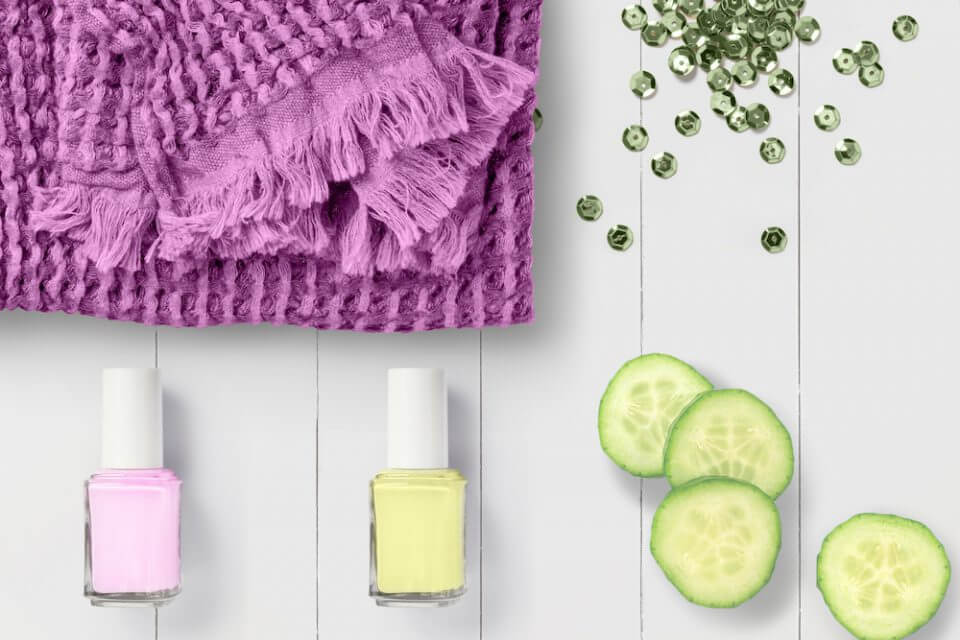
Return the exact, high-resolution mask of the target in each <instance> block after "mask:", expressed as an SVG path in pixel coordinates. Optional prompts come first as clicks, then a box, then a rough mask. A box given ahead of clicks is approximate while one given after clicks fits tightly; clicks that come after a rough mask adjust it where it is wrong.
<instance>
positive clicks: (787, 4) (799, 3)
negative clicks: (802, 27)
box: [777, 0, 807, 13]
mask: <svg viewBox="0 0 960 640" xmlns="http://www.w3.org/2000/svg"><path fill="white" fill-rule="evenodd" d="M806 4H807V0H777V6H778V7H780V8H781V9H789V10H790V11H793V12H794V13H800V12H801V11H803V7H804V5H806Z"/></svg>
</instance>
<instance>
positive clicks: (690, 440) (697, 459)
mask: <svg viewBox="0 0 960 640" xmlns="http://www.w3.org/2000/svg"><path fill="white" fill-rule="evenodd" d="M664 468H665V471H666V474H667V480H669V481H670V485H671V486H674V487H678V486H680V485H682V484H686V483H688V482H690V481H691V480H696V479H697V478H703V477H706V476H724V477H729V478H735V479H737V480H743V481H744V482H749V483H750V484H752V485H755V486H757V487H759V488H760V489H763V491H765V492H766V494H767V495H768V496H770V497H771V498H776V497H777V496H779V495H780V494H781V493H783V491H784V489H786V488H787V485H789V484H790V480H791V479H793V442H792V441H791V440H790V433H789V432H788V431H787V430H786V428H785V427H784V426H783V423H782V422H780V420H779V419H778V418H777V414H775V413H774V412H773V411H772V410H771V409H770V407H768V406H767V405H765V404H764V403H763V402H761V401H760V399H759V398H757V397H756V396H754V395H753V394H751V393H749V392H747V391H740V390H736V389H723V390H720V391H709V392H707V393H704V394H702V395H701V396H700V397H698V398H697V399H696V400H695V401H694V402H693V404H691V405H690V406H689V407H687V409H686V410H685V411H684V412H683V413H682V414H680V417H679V418H677V420H676V421H675V422H674V423H673V428H672V429H671V430H670V436H669V438H668V440H667V447H666V452H665V453H664Z"/></svg>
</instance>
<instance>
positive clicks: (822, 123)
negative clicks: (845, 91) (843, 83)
mask: <svg viewBox="0 0 960 640" xmlns="http://www.w3.org/2000/svg"><path fill="white" fill-rule="evenodd" d="M813 122H814V124H816V125H817V128H818V129H820V130H821V131H834V130H836V128H837V127H839V126H840V110H839V109H837V108H836V107H835V106H833V105H832V104H825V105H823V106H822V107H820V108H819V109H817V111H816V112H815V113H814V114H813Z"/></svg>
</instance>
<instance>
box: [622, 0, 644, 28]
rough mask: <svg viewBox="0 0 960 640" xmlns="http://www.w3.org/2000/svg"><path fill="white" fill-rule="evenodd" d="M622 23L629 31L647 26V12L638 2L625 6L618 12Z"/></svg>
mask: <svg viewBox="0 0 960 640" xmlns="http://www.w3.org/2000/svg"><path fill="white" fill-rule="evenodd" d="M620 19H621V20H622V21H623V25H624V26H625V27H626V28H627V29H630V30H631V31H640V30H642V29H643V28H644V27H645V26H647V12H646V10H645V9H644V8H643V7H641V6H640V5H639V4H632V5H630V6H629V7H626V8H625V9H624V10H623V12H622V13H621V14H620Z"/></svg>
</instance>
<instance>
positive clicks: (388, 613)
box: [317, 331, 481, 640]
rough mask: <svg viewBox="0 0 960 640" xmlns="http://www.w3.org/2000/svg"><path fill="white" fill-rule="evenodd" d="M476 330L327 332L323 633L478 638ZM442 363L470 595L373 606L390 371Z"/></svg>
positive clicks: (321, 495) (323, 340) (322, 416)
mask: <svg viewBox="0 0 960 640" xmlns="http://www.w3.org/2000/svg"><path fill="white" fill-rule="evenodd" d="M479 340H480V334H479V332H477V331H458V332H450V331H446V332H439V333H430V334H418V335H364V334H350V333H321V334H320V337H319V373H318V390H319V391H318V394H317V402H318V407H319V408H318V415H319V422H318V425H319V436H318V460H319V475H318V484H317V495H318V505H319V511H318V513H319V517H318V521H317V538H318V575H319V599H318V602H319V616H318V624H319V630H318V637H319V638H321V639H325V638H330V639H339V638H382V637H390V638H395V639H397V640H405V639H406V640H422V639H423V638H444V639H445V640H461V639H476V638H479V637H480V567H481V557H480V517H481V516H480V400H479V397H480V396H479V394H480V345H479ZM391 367H440V368H443V369H444V370H445V371H446V376H447V385H448V388H449V405H450V464H451V465H452V466H454V467H455V468H457V469H459V470H460V471H461V472H462V473H463V474H464V476H466V478H467V481H468V482H469V484H468V489H467V562H468V567H467V569H468V570H467V588H468V592H467V595H466V596H464V598H463V600H461V601H460V602H459V603H457V604H456V605H454V606H452V607H447V608H444V609H394V608H382V607H377V606H376V605H375V604H374V601H373V600H372V599H371V598H369V597H367V592H368V588H369V576H370V560H369V558H370V553H369V552H370V546H369V530H370V497H369V484H370V480H371V479H372V478H373V476H374V475H375V474H376V473H377V472H379V471H381V470H383V469H384V468H385V467H386V459H387V450H386V399H387V386H386V379H387V369H389V368H391Z"/></svg>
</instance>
